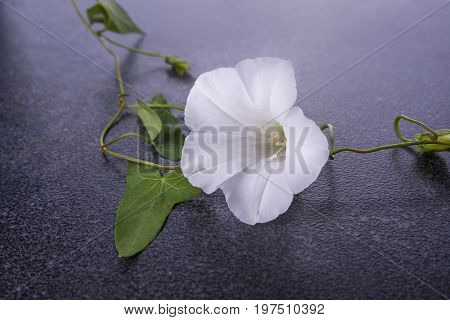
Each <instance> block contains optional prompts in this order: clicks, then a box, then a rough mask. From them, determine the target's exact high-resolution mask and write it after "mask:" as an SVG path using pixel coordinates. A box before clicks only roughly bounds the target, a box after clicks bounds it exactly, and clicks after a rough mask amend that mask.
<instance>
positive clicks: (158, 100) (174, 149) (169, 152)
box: [150, 93, 185, 161]
mask: <svg viewBox="0 0 450 320" xmlns="http://www.w3.org/2000/svg"><path fill="white" fill-rule="evenodd" d="M152 103H153V104H167V101H166V98H164V95H163V94H162V93H158V94H157V95H155V96H154V97H153V98H152V99H151V100H150V104H152ZM152 109H153V110H154V111H155V112H156V114H157V115H158V117H159V118H160V120H161V122H162V129H161V132H160V133H159V135H158V137H157V138H156V139H155V140H153V146H154V147H155V149H156V151H158V153H159V154H160V155H162V156H163V157H164V158H167V159H170V160H173V161H177V160H180V159H181V152H182V150H183V145H184V139H185V136H184V135H183V134H182V133H181V130H180V128H179V127H178V119H177V118H176V117H174V116H173V115H172V113H170V111H168V110H167V109H164V108H152Z"/></svg>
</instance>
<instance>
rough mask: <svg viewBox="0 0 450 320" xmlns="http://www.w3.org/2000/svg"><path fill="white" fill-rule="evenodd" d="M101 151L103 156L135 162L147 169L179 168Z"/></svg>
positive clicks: (109, 151)
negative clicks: (147, 167)
mask: <svg viewBox="0 0 450 320" xmlns="http://www.w3.org/2000/svg"><path fill="white" fill-rule="evenodd" d="M101 151H102V152H103V153H105V154H109V155H112V156H115V157H117V158H120V159H124V160H128V161H131V162H135V163H140V164H143V165H146V166H149V167H153V168H157V169H164V170H175V169H177V168H179V166H166V165H162V164H157V163H153V162H149V161H145V160H141V159H138V158H133V157H129V156H126V155H124V154H121V153H118V152H114V151H111V150H108V149H106V148H105V147H103V148H101Z"/></svg>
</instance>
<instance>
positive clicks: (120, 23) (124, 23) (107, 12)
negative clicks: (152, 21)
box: [86, 0, 143, 33]
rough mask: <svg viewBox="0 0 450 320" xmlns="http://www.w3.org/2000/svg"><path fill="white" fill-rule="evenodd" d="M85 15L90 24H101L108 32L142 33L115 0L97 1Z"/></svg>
mask: <svg viewBox="0 0 450 320" xmlns="http://www.w3.org/2000/svg"><path fill="white" fill-rule="evenodd" d="M86 13H87V17H88V20H89V22H90V23H91V24H93V23H102V24H103V25H104V26H105V29H106V30H108V31H112V32H116V33H130V32H135V33H143V32H142V31H141V29H139V27H138V26H137V25H136V24H135V23H134V22H133V20H131V18H130V16H129V15H128V13H127V12H126V11H125V10H124V9H123V8H122V7H121V6H120V5H119V4H118V3H117V2H116V1H115V0H99V1H98V3H96V4H94V5H93V6H92V7H90V8H89V9H87V11H86Z"/></svg>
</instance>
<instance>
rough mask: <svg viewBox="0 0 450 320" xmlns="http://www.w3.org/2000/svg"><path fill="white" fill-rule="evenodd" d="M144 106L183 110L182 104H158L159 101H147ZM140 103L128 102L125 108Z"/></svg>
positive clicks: (134, 106)
mask: <svg viewBox="0 0 450 320" xmlns="http://www.w3.org/2000/svg"><path fill="white" fill-rule="evenodd" d="M145 106H146V107H149V108H167V109H177V110H184V109H185V107H184V106H179V105H175V104H159V103H147V104H145ZM138 107H140V105H138V104H128V105H127V108H134V109H135V108H138Z"/></svg>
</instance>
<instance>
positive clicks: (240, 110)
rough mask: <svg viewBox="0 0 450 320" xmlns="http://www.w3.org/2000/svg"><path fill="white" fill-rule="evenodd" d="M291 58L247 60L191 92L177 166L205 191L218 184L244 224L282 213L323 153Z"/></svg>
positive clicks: (312, 176) (311, 177)
mask: <svg viewBox="0 0 450 320" xmlns="http://www.w3.org/2000/svg"><path fill="white" fill-rule="evenodd" d="M296 99H297V85H296V81H295V76H294V70H293V68H292V64H291V63H290V62H289V61H285V60H281V59H277V58H258V59H253V60H250V59H249V60H244V61H242V62H240V63H239V64H238V65H236V67H235V68H219V69H216V70H213V71H210V72H206V73H204V74H202V75H200V76H199V77H198V79H197V81H196V82H195V84H194V87H193V88H192V89H191V92H190V93H189V97H188V99H187V104H186V110H185V121H186V125H187V127H188V128H189V129H191V133H190V134H189V136H188V137H187V138H186V141H185V145H184V148H183V156H182V159H181V169H182V170H183V173H184V175H185V176H186V178H187V179H188V180H189V182H190V183H191V184H192V185H194V186H196V187H199V188H201V189H203V191H204V192H205V193H208V194H209V193H212V192H214V191H216V190H217V189H219V188H220V189H222V191H223V192H224V194H225V197H226V201H227V203H228V207H229V208H230V210H231V211H232V212H233V214H234V215H235V216H236V217H237V218H238V219H239V220H241V221H242V222H245V223H247V224H255V223H263V222H267V221H271V220H273V219H275V218H276V217H278V216H279V215H280V214H282V213H284V212H285V211H286V210H287V209H288V208H289V206H290V205H291V203H292V199H293V195H294V194H297V193H299V192H301V191H302V190H304V189H305V188H307V187H308V186H309V185H310V184H311V183H313V182H314V181H315V180H316V179H317V177H318V176H319V173H320V170H321V169H322V167H323V166H324V165H325V163H326V161H327V159H328V153H329V150H328V142H327V138H326V137H325V135H324V134H323V133H322V131H321V130H320V128H319V127H318V126H317V125H316V124H315V123H314V122H313V121H312V120H310V119H308V118H306V117H305V116H304V115H303V112H302V110H301V109H300V108H299V107H294V106H293V105H294V103H295V101H296Z"/></svg>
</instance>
